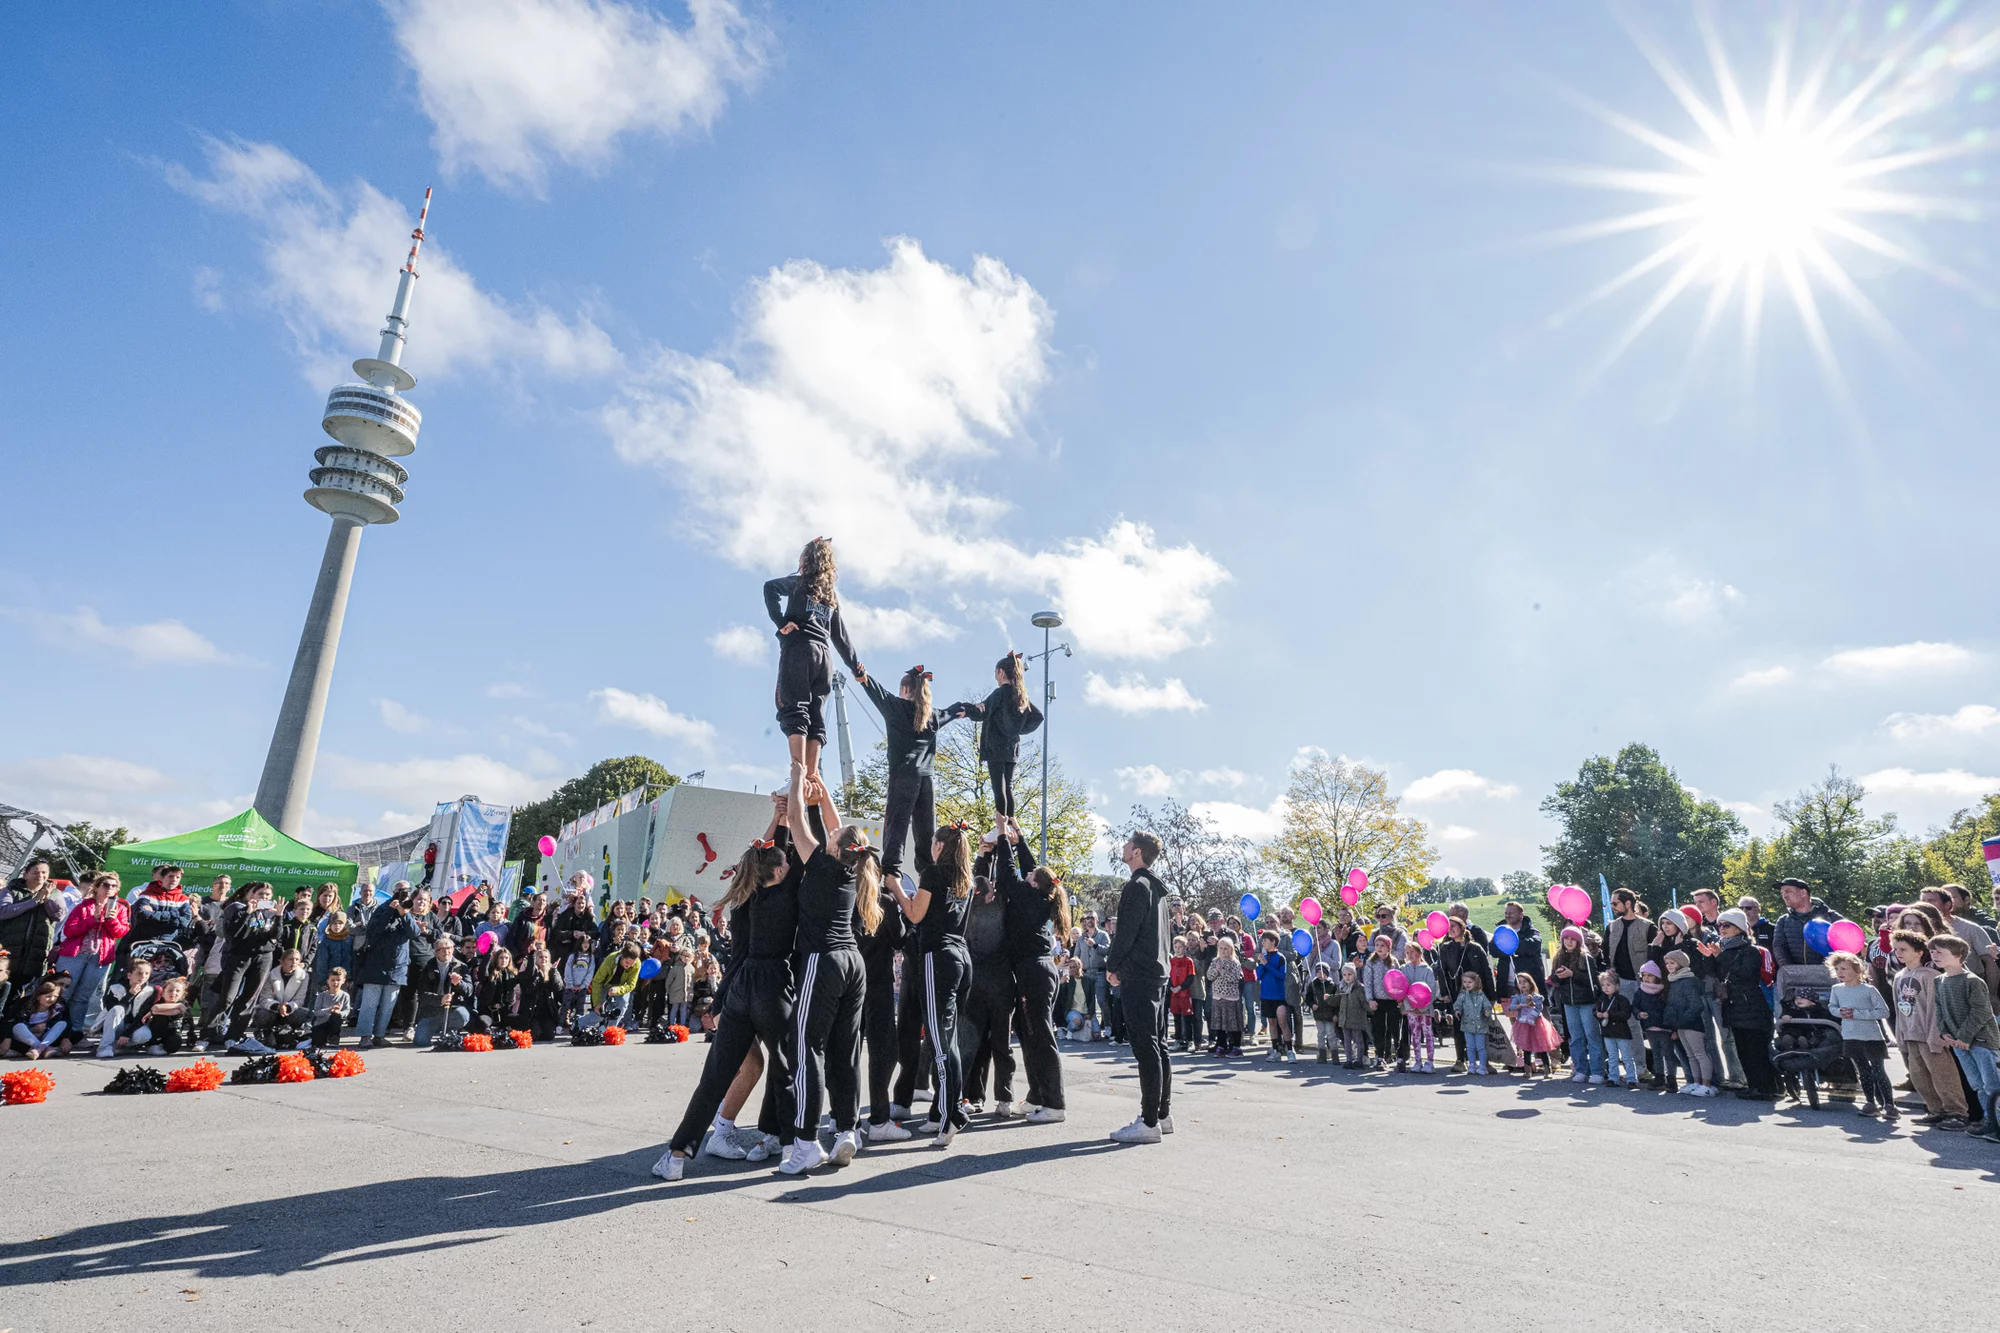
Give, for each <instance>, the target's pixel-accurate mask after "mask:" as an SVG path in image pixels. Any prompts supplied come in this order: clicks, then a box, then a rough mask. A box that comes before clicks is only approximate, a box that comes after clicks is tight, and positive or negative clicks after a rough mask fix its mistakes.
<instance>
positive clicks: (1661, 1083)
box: [1632, 961, 1678, 1092]
mask: <svg viewBox="0 0 2000 1333" xmlns="http://www.w3.org/2000/svg"><path fill="white" fill-rule="evenodd" d="M1664 977H1665V973H1663V972H1662V971H1661V970H1660V965H1659V964H1658V963H1655V962H1650V961H1649V962H1646V963H1643V964H1641V965H1640V967H1639V993H1638V994H1637V995H1634V996H1633V997H1632V1013H1633V1014H1634V1015H1635V1016H1636V1018H1637V1019H1638V1022H1639V1031H1640V1033H1641V1034H1642V1035H1643V1036H1644V1037H1645V1040H1646V1067H1647V1068H1648V1069H1650V1070H1652V1071H1653V1091H1655V1092H1674V1091H1676V1090H1677V1088H1678V1084H1677V1082H1676V1080H1675V1074H1674V1034H1673V1031H1672V1029H1670V1028H1669V1027H1668V1026H1667V983H1666V981H1665V980H1664Z"/></svg>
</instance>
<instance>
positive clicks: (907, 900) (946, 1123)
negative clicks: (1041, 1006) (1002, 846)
mask: <svg viewBox="0 0 2000 1333" xmlns="http://www.w3.org/2000/svg"><path fill="white" fill-rule="evenodd" d="M931 858H932V864H931V865H930V866H929V867H928V868H926V869H925V871H924V873H923V877H922V878H921V879H920V880H919V881H918V884H917V891H916V893H915V894H908V893H905V892H903V886H902V883H901V881H899V880H889V881H887V883H888V885H889V892H890V893H891V894H893V895H894V896H895V899H896V905H897V906H898V907H900V908H901V909H902V911H903V915H904V916H906V917H908V918H909V920H910V924H911V925H913V926H915V927H916V936H917V945H918V949H919V952H920V953H921V956H922V959H923V968H922V971H921V972H920V974H919V975H918V976H916V977H915V978H911V977H910V976H908V975H905V976H904V978H903V984H904V985H905V986H909V985H911V984H912V982H913V981H914V983H915V984H916V985H919V986H921V987H922V988H923V997H924V1021H925V1024H926V1025H927V1026H928V1027H929V1029H930V1036H931V1044H932V1045H933V1046H934V1047H936V1049H937V1056H936V1061H937V1089H936V1098H935V1100H934V1101H933V1102H932V1103H931V1114H930V1117H929V1120H928V1121H927V1122H926V1128H928V1127H929V1126H930V1125H935V1126H936V1127H937V1138H936V1140H935V1142H936V1145H937V1146H938V1147H940V1148H949V1147H950V1146H951V1141H952V1140H953V1139H954V1138H956V1137H957V1135H958V1131H959V1130H961V1129H963V1128H964V1127H965V1112H964V1111H962V1110H960V1109H959V1105H958V1102H959V1083H960V1074H961V1070H960V1068H959V1063H958V1007H959V1005H960V1003H961V1002H962V1001H963V1000H964V998H965V991H966V987H967V985H968V984H969V983H970V980H971V976H972V960H971V958H970V957H969V956H968V955H967V952H966V948H965V915H966V912H967V910H968V909H970V907H971V906H972V835H971V834H970V833H968V832H967V831H966V829H965V827H964V825H962V824H961V825H956V826H954V827H951V828H941V829H939V830H938V831H937V838H936V839H935V840H934V841H933V842H932V844H931Z"/></svg>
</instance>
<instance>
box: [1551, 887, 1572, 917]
mask: <svg viewBox="0 0 2000 1333" xmlns="http://www.w3.org/2000/svg"><path fill="white" fill-rule="evenodd" d="M1567 888H1569V885H1567V884H1551V885H1549V906H1550V907H1552V908H1554V909H1555V911H1556V912H1557V913H1558V914H1560V913H1561V912H1562V909H1563V891H1564V890H1565V889H1567Z"/></svg>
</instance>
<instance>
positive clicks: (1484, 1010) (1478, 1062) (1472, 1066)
mask: <svg viewBox="0 0 2000 1333" xmlns="http://www.w3.org/2000/svg"><path fill="white" fill-rule="evenodd" d="M1604 975H1605V976H1607V977H1610V978H1611V979H1612V981H1613V983H1616V982H1617V980H1618V978H1617V975H1616V974H1615V973H1613V972H1610V971H1608V970H1607V971H1606V972H1605V974H1604ZM1451 1011H1452V1013H1453V1014H1455V1015H1457V1017H1458V1030H1459V1031H1460V1032H1462V1033H1464V1034H1465V1070H1466V1072H1467V1073H1468V1074H1490V1073H1492V1072H1493V1066H1492V1065H1490V1064H1488V1063H1487V1062H1486V1034H1487V1033H1488V1032H1489V1031H1491V1030H1492V1028H1493V1001H1491V1000H1489V999H1487V998H1486V991H1485V989H1484V988H1483V987H1481V985H1480V984H1479V974H1478V973H1477V972H1473V971H1470V970H1467V971H1465V972H1461V973H1460V974H1459V977H1458V994H1457V995H1455V996H1453V997H1452V1002H1451Z"/></svg>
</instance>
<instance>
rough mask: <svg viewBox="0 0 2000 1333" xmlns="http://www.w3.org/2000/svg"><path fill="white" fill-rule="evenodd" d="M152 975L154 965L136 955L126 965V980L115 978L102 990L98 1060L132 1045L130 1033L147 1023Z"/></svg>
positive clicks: (151, 1003) (109, 1056) (141, 1043)
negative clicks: (101, 1025) (116, 979)
mask: <svg viewBox="0 0 2000 1333" xmlns="http://www.w3.org/2000/svg"><path fill="white" fill-rule="evenodd" d="M152 977H153V965H152V964H151V963H150V962H148V961H146V960H145V959H144V958H135V959H133V960H132V961H131V962H130V963H128V964H127V965H126V967H125V979H124V980H123V981H114V982H112V983H111V985H110V986H108V987H107V988H106V989H105V992H104V1027H103V1029H102V1031H101V1032H100V1033H99V1034H98V1038H97V1058H98V1059H100V1060H109V1059H110V1058H111V1057H112V1056H114V1055H116V1054H117V1053H118V1048H119V1047H120V1046H130V1045H132V1044H133V1041H132V1037H133V1035H134V1034H135V1033H137V1032H138V1030H139V1029H140V1028H143V1027H145V1026H146V1014H147V1012H148V1011H149V1010H151V1009H152V1007H153V1000H154V999H155V998H156V992H155V991H154V989H153V985H152ZM138 1044H139V1045H141V1046H144V1045H145V1043H144V1042H140V1043H138Z"/></svg>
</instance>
